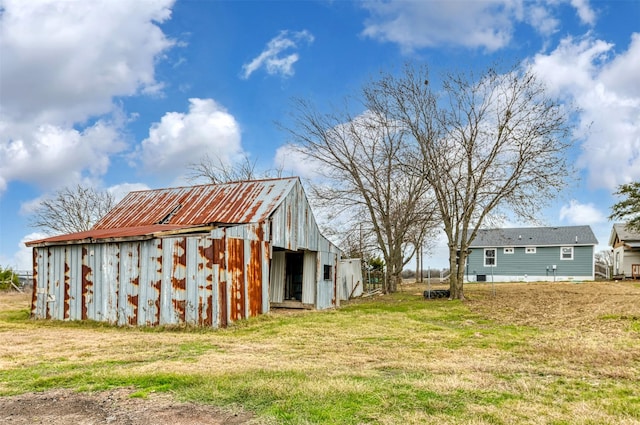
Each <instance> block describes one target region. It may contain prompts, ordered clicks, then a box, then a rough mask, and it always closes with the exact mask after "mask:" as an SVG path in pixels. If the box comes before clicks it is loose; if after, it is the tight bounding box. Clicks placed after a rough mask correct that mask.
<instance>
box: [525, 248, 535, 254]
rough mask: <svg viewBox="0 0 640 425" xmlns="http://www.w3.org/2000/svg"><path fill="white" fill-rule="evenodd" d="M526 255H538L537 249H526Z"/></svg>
mask: <svg viewBox="0 0 640 425" xmlns="http://www.w3.org/2000/svg"><path fill="white" fill-rule="evenodd" d="M524 253H525V254H535V253H536V248H535V247H529V248H525V249H524Z"/></svg>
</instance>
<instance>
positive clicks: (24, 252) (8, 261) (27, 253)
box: [0, 232, 47, 272]
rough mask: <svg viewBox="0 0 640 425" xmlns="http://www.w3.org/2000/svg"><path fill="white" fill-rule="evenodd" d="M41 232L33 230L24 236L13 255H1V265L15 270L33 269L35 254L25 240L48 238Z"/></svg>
mask: <svg viewBox="0 0 640 425" xmlns="http://www.w3.org/2000/svg"><path fill="white" fill-rule="evenodd" d="M46 237H47V235H46V234H44V233H41V232H33V233H29V234H28V235H26V236H24V237H23V238H22V239H21V240H20V243H19V244H17V246H16V248H17V251H16V252H15V253H14V254H13V257H0V266H3V267H11V268H12V269H14V270H15V271H18V272H24V271H31V270H33V254H32V250H31V248H28V247H27V246H25V242H28V241H35V240H38V239H43V238H46Z"/></svg>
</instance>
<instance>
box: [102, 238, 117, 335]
mask: <svg viewBox="0 0 640 425" xmlns="http://www.w3.org/2000/svg"><path fill="white" fill-rule="evenodd" d="M101 260H102V267H103V273H101V276H102V284H101V285H98V288H100V289H101V290H102V293H101V294H100V299H101V300H102V305H101V310H100V312H99V316H98V317H100V316H102V319H101V320H105V321H107V322H109V323H114V324H115V323H117V321H118V295H119V292H120V247H119V244H117V243H108V244H104V245H103V250H102V259H101ZM99 320H100V319H99Z"/></svg>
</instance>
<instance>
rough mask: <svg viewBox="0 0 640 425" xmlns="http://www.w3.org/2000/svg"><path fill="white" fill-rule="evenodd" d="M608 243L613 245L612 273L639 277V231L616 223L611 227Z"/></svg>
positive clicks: (622, 276)
mask: <svg viewBox="0 0 640 425" xmlns="http://www.w3.org/2000/svg"><path fill="white" fill-rule="evenodd" d="M609 245H610V246H611V247H613V275H614V276H616V278H618V277H621V278H625V277H630V278H632V279H640V233H637V232H632V231H630V230H629V229H627V226H626V225H625V224H620V223H616V224H614V225H613V229H611V236H610V237H609Z"/></svg>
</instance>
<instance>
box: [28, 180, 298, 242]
mask: <svg viewBox="0 0 640 425" xmlns="http://www.w3.org/2000/svg"><path fill="white" fill-rule="evenodd" d="M299 182H300V179H299V178H298V177H288V178H280V179H266V180H251V181H241V182H234V183H224V184H216V185H213V184H209V185H200V186H189V187H177V188H168V189H154V190H142V191H135V192H130V193H129V194H128V195H127V196H125V197H124V199H122V201H120V202H119V203H118V204H117V205H116V206H115V207H114V208H113V209H112V210H111V211H109V212H108V213H107V214H106V215H105V216H104V217H102V218H101V219H100V220H99V221H98V222H97V223H96V224H95V225H94V226H93V228H91V230H88V231H86V232H79V233H72V234H67V235H60V236H53V237H50V238H46V239H40V240H37V241H31V242H28V243H27V244H26V245H27V246H34V245H47V244H60V243H64V242H67V243H82V242H83V241H92V240H98V239H100V240H104V239H122V238H129V237H141V236H149V237H151V236H154V235H161V234H163V233H164V234H167V233H168V232H178V231H185V232H195V231H199V230H202V229H204V227H206V226H213V225H228V224H246V223H259V222H262V221H265V220H266V219H267V218H268V217H269V216H270V215H271V214H273V212H274V211H275V210H276V209H277V207H278V206H279V205H280V203H281V202H282V201H283V200H284V199H285V197H286V196H287V195H288V194H289V192H290V191H291V189H292V188H293V187H294V186H295V185H296V184H299Z"/></svg>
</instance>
